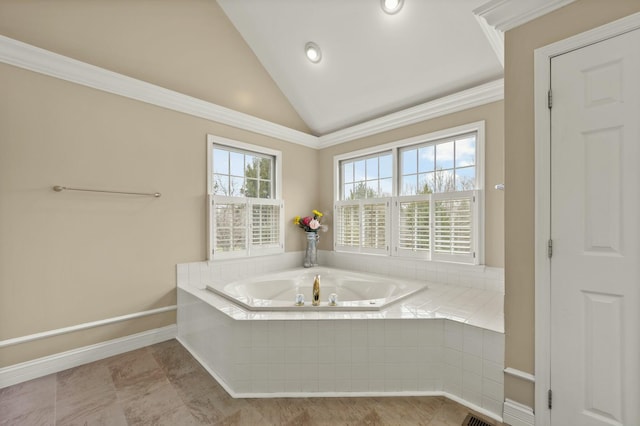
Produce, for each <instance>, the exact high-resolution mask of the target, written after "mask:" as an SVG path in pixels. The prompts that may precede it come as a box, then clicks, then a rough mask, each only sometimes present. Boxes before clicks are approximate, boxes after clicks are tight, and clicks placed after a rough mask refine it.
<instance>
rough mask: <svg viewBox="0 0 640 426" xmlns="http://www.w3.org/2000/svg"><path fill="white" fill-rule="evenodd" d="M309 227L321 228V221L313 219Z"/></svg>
mask: <svg viewBox="0 0 640 426" xmlns="http://www.w3.org/2000/svg"><path fill="white" fill-rule="evenodd" d="M309 228H311V229H313V230H316V229H318V228H320V222H318V221H317V220H316V219H313V220H311V222H309Z"/></svg>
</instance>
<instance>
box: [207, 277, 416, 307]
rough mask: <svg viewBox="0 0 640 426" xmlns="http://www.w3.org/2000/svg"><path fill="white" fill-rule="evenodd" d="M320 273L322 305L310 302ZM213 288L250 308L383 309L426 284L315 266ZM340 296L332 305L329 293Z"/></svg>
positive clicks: (209, 288) (212, 289)
mask: <svg viewBox="0 0 640 426" xmlns="http://www.w3.org/2000/svg"><path fill="white" fill-rule="evenodd" d="M316 275H320V302H321V303H320V306H312V305H311V293H312V287H313V280H314V277H315V276H316ZM206 287H207V290H210V291H212V292H214V293H216V294H218V295H221V296H223V297H226V298H227V299H230V300H232V301H234V302H236V303H238V304H239V305H241V306H243V307H244V308H246V309H249V310H255V311H300V310H320V309H321V310H349V311H354V310H380V309H382V308H384V307H385V306H387V305H389V304H391V303H393V302H396V301H398V300H400V299H402V298H405V297H407V296H409V295H412V294H414V293H416V292H418V291H421V290H424V289H426V288H427V285H426V283H424V282H421V281H413V280H407V279H399V278H392V277H386V276H381V275H374V274H366V273H360V272H353V271H346V270H342V269H335V268H326V267H315V268H309V269H302V268H298V269H291V270H288V271H283V272H277V273H273V274H268V275H263V276H257V277H251V278H246V279H242V280H238V281H235V282H232V283H229V284H218V285H216V284H210V285H207V286H206ZM332 293H335V294H336V295H337V304H336V305H335V306H330V305H329V303H328V300H329V295H330V294H332ZM297 294H302V295H304V305H302V306H299V305H296V295H297Z"/></svg>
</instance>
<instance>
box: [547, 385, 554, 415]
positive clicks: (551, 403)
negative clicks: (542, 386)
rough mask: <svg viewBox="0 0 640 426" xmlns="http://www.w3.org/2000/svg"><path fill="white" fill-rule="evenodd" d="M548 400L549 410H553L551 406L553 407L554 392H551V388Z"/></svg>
mask: <svg viewBox="0 0 640 426" xmlns="http://www.w3.org/2000/svg"><path fill="white" fill-rule="evenodd" d="M547 402H548V406H549V410H551V407H553V392H551V389H549V392H548V393H547Z"/></svg>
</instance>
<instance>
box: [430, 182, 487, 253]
mask: <svg viewBox="0 0 640 426" xmlns="http://www.w3.org/2000/svg"><path fill="white" fill-rule="evenodd" d="M475 200H476V195H475V191H465V192H457V193H449V194H434V202H433V204H434V206H433V257H434V259H441V260H456V261H466V262H470V263H475V262H474V256H475V251H476V248H475V243H476V242H475V233H476V230H475V229H474V217H475V208H476V201H475Z"/></svg>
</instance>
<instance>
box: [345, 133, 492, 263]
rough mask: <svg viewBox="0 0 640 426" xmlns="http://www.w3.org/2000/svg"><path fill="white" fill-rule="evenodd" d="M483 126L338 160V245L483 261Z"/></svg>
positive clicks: (394, 253) (367, 250) (357, 249)
mask: <svg viewBox="0 0 640 426" xmlns="http://www.w3.org/2000/svg"><path fill="white" fill-rule="evenodd" d="M483 159H484V122H478V123H472V124H469V125H466V126H460V127H457V128H455V129H449V130H447V131H442V132H437V133H433V134H429V135H423V136H419V137H415V138H411V139H407V140H404V141H399V142H395V143H392V144H387V145H384V146H381V147H377V148H374V150H365V151H359V152H356V153H350V154H345V155H341V156H338V157H336V158H335V162H334V163H335V169H336V177H337V182H338V184H337V187H336V201H335V224H336V232H335V236H334V247H335V250H336V251H352V252H360V253H371V254H386V255H391V256H402V257H413V258H423V259H427V260H445V261H455V262H464V263H474V264H477V263H481V262H482V253H481V250H480V248H481V247H482V245H483V244H482V241H481V237H482V235H483V225H482V220H481V213H482V211H481V206H482V186H483V182H482V181H483V176H484V175H483V164H482V162H483Z"/></svg>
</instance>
